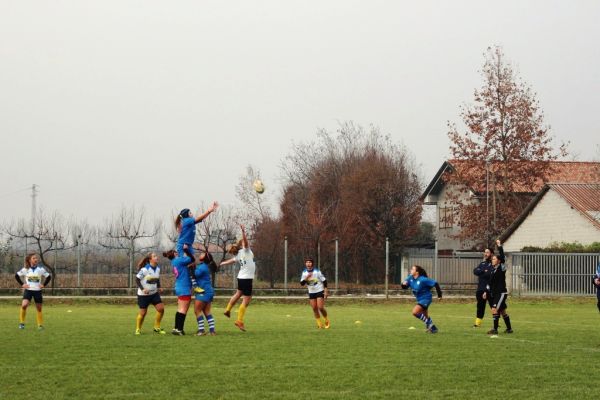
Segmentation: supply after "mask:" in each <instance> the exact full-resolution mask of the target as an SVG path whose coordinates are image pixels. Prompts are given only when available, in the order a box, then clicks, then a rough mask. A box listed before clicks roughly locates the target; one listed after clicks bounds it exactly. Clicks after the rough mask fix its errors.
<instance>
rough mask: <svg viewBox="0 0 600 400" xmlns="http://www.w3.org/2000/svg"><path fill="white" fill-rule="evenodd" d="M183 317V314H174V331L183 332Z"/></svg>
mask: <svg viewBox="0 0 600 400" xmlns="http://www.w3.org/2000/svg"><path fill="white" fill-rule="evenodd" d="M185 316H186V315H185V314H182V313H180V312H179V311H177V313H176V314H175V329H178V330H180V331H183V327H184V326H185Z"/></svg>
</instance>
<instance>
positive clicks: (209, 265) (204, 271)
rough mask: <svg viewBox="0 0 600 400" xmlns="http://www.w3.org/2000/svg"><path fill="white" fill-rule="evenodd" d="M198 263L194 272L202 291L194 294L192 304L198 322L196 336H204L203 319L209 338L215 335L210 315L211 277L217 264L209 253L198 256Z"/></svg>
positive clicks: (211, 298)
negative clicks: (193, 302) (194, 300)
mask: <svg viewBox="0 0 600 400" xmlns="http://www.w3.org/2000/svg"><path fill="white" fill-rule="evenodd" d="M199 261H200V263H199V264H198V266H197V267H196V270H195V271H194V273H195V275H196V282H198V286H200V287H201V288H202V289H204V292H202V293H196V295H195V297H196V302H195V304H194V313H195V314H196V321H197V322H198V332H197V333H196V335H198V336H204V335H206V330H205V328H204V317H206V322H207V323H208V333H209V334H210V335H211V336H214V335H216V334H217V333H216V332H215V319H214V317H213V315H212V314H211V308H212V301H213V298H214V295H215V291H214V289H213V284H212V279H211V275H212V274H213V273H214V272H216V271H217V264H216V263H215V261H214V259H213V257H212V255H211V254H210V253H209V252H204V253H201V254H200V258H199Z"/></svg>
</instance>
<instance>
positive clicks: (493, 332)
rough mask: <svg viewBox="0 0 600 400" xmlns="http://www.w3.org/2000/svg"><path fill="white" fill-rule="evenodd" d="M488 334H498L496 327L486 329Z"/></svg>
mask: <svg viewBox="0 0 600 400" xmlns="http://www.w3.org/2000/svg"><path fill="white" fill-rule="evenodd" d="M487 334H488V335H497V334H498V329H490V330H489V331H487Z"/></svg>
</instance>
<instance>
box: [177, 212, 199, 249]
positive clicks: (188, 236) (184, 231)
mask: <svg viewBox="0 0 600 400" xmlns="http://www.w3.org/2000/svg"><path fill="white" fill-rule="evenodd" d="M195 238H196V220H195V219H194V218H191V217H188V218H184V219H182V220H181V232H180V233H179V238H178V239H177V247H179V246H180V245H181V246H183V245H184V244H188V245H191V244H192V243H194V239H195ZM190 250H191V246H190Z"/></svg>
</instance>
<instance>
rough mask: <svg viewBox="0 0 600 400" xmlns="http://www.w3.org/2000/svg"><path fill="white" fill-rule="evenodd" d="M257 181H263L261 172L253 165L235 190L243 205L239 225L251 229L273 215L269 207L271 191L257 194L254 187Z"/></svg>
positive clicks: (247, 169) (239, 214) (241, 177)
mask: <svg viewBox="0 0 600 400" xmlns="http://www.w3.org/2000/svg"><path fill="white" fill-rule="evenodd" d="M257 179H261V177H260V171H259V170H258V169H256V168H254V167H253V166H252V165H248V167H246V173H245V174H244V175H241V176H240V179H239V182H238V185H237V187H236V188H235V192H236V194H237V198H238V199H239V200H240V202H241V203H242V207H241V209H240V210H239V211H238V220H239V223H243V224H244V225H246V226H248V227H250V228H252V227H253V226H254V225H256V224H257V223H259V222H260V221H262V220H263V219H264V218H265V217H268V216H270V215H271V210H270V209H269V206H268V200H269V196H270V195H269V191H268V190H267V191H265V192H264V193H262V194H259V193H257V192H256V191H255V190H254V187H253V184H254V181H256V180H257Z"/></svg>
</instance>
